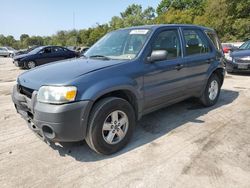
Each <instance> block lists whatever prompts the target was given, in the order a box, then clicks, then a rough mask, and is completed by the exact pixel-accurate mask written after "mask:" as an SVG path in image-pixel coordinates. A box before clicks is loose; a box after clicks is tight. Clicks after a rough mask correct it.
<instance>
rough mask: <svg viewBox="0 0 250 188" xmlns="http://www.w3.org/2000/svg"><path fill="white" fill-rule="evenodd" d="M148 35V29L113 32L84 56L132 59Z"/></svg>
mask: <svg viewBox="0 0 250 188" xmlns="http://www.w3.org/2000/svg"><path fill="white" fill-rule="evenodd" d="M149 34H150V30H148V29H127V30H118V31H114V32H111V33H108V34H106V35H105V36H104V37H102V38H101V39H100V40H99V41H98V42H96V43H95V44H94V45H93V46H92V47H91V48H90V49H89V50H88V51H87V52H86V53H85V54H84V55H85V56H86V57H89V58H98V57H99V58H102V57H105V58H108V59H134V58H135V57H136V56H137V55H138V53H139V52H140V50H141V49H142V47H143V45H144V43H145V41H146V39H147V38H148V36H149Z"/></svg>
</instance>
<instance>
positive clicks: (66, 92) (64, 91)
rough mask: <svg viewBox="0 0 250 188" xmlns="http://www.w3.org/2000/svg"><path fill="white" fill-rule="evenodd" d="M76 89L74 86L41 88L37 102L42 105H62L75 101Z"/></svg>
mask: <svg viewBox="0 0 250 188" xmlns="http://www.w3.org/2000/svg"><path fill="white" fill-rule="evenodd" d="M76 92H77V88H76V87H75V86H42V87H40V89H39V91H38V94H37V100H38V101H39V102H43V103H53V104H62V103H67V102H71V101H74V100H75V97H76Z"/></svg>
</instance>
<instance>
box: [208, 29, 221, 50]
mask: <svg viewBox="0 0 250 188" xmlns="http://www.w3.org/2000/svg"><path fill="white" fill-rule="evenodd" d="M206 34H207V36H208V38H209V39H210V40H211V41H212V43H213V45H214V46H215V48H216V49H217V50H219V51H221V50H222V49H221V45H220V42H219V39H218V37H217V35H216V34H215V33H212V32H209V31H207V32H206Z"/></svg>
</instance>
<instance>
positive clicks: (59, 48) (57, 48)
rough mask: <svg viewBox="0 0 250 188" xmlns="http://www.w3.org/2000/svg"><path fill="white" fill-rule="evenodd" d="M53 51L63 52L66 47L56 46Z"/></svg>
mask: <svg viewBox="0 0 250 188" xmlns="http://www.w3.org/2000/svg"><path fill="white" fill-rule="evenodd" d="M53 51H54V52H63V51H64V49H63V48H61V47H54V48H53Z"/></svg>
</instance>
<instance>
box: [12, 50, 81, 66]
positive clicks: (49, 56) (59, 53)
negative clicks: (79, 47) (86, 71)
mask: <svg viewBox="0 0 250 188" xmlns="http://www.w3.org/2000/svg"><path fill="white" fill-rule="evenodd" d="M78 56H79V54H78V53H77V52H74V51H71V50H69V49H67V48H64V47H61V46H41V47H37V48H35V49H34V50H32V51H30V52H29V53H27V54H23V55H18V56H15V57H14V58H13V63H14V64H15V65H16V66H17V67H21V68H26V69H31V68H34V67H36V66H39V65H43V64H46V63H50V62H54V61H59V60H63V59H69V58H74V57H78Z"/></svg>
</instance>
